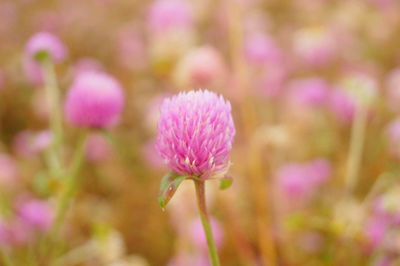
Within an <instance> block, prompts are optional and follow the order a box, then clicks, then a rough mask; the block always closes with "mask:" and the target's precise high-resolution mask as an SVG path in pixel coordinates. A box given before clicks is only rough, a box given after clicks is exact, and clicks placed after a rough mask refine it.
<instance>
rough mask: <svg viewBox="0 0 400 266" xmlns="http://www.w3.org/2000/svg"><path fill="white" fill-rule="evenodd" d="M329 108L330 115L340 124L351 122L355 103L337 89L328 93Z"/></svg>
mask: <svg viewBox="0 0 400 266" xmlns="http://www.w3.org/2000/svg"><path fill="white" fill-rule="evenodd" d="M329 100H330V101H329V108H330V110H331V112H332V114H333V115H334V116H335V117H336V118H337V119H338V120H339V121H341V122H344V123H350V122H351V121H353V118H354V115H355V112H356V103H355V101H354V99H352V98H351V97H350V96H349V95H347V94H346V93H345V92H344V91H342V90H341V89H339V88H335V89H334V90H332V91H331V93H330V99H329Z"/></svg>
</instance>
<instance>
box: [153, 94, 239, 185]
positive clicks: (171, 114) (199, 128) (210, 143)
mask: <svg viewBox="0 0 400 266" xmlns="http://www.w3.org/2000/svg"><path fill="white" fill-rule="evenodd" d="M234 135H235V126H234V123H233V119H232V115H231V105H230V103H229V102H227V101H225V100H224V98H223V97H222V96H218V95H217V94H215V93H213V92H210V91H207V90H204V91H203V90H199V91H189V92H184V93H179V94H178V95H176V96H174V97H172V98H167V99H166V100H164V102H163V104H162V105H161V108H160V120H159V123H158V137H157V144H156V146H157V149H158V151H159V153H160V154H161V156H162V157H163V159H164V160H165V161H166V163H167V165H168V166H169V168H170V169H171V170H172V171H173V172H174V173H176V174H180V175H189V176H196V177H201V178H213V177H222V176H224V175H225V173H226V172H227V171H228V168H229V165H230V162H229V153H230V151H231V149H232V142H233V137H234Z"/></svg>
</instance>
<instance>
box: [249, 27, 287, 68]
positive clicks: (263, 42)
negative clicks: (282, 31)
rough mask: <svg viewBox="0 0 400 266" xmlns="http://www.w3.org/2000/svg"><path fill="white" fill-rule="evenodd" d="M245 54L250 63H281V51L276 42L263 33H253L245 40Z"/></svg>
mask: <svg viewBox="0 0 400 266" xmlns="http://www.w3.org/2000/svg"><path fill="white" fill-rule="evenodd" d="M244 54H245V57H246V59H247V60H248V61H249V62H250V63H254V64H263V63H279V62H280V61H281V60H282V55H281V51H280V49H279V47H278V45H277V44H276V43H275V41H274V40H273V39H272V38H271V37H270V36H268V35H266V34H263V33H252V34H250V36H249V37H248V38H246V40H245V44H244Z"/></svg>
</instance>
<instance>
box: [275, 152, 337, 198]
mask: <svg viewBox="0 0 400 266" xmlns="http://www.w3.org/2000/svg"><path fill="white" fill-rule="evenodd" d="M330 175H331V166H330V163H329V162H328V161H327V160H326V159H323V158H317V159H314V160H311V161H309V162H305V163H288V164H285V165H283V166H281V167H280V168H279V169H278V170H277V172H276V179H277V182H278V186H279V190H280V192H281V193H282V194H283V196H285V197H287V198H288V199H289V200H294V201H298V200H299V201H304V200H307V199H308V198H309V197H310V196H312V194H313V193H314V192H315V191H316V189H318V188H319V187H320V186H321V185H322V184H323V183H325V182H326V180H327V179H328V178H329V177H330Z"/></svg>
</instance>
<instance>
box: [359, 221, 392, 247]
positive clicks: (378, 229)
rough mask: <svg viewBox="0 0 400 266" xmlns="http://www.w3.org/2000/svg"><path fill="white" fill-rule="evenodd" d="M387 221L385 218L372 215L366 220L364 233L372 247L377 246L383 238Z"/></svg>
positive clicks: (387, 224)
mask: <svg viewBox="0 0 400 266" xmlns="http://www.w3.org/2000/svg"><path fill="white" fill-rule="evenodd" d="M388 226H389V223H388V221H387V220H386V219H382V218H379V217H372V218H370V219H369V220H368V221H367V225H366V226H365V229H364V230H365V234H366V237H367V239H368V241H369V244H370V245H371V248H372V249H375V248H377V247H378V246H379V245H380V244H381V242H382V241H383V239H384V238H385V234H386V230H387V228H388Z"/></svg>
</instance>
